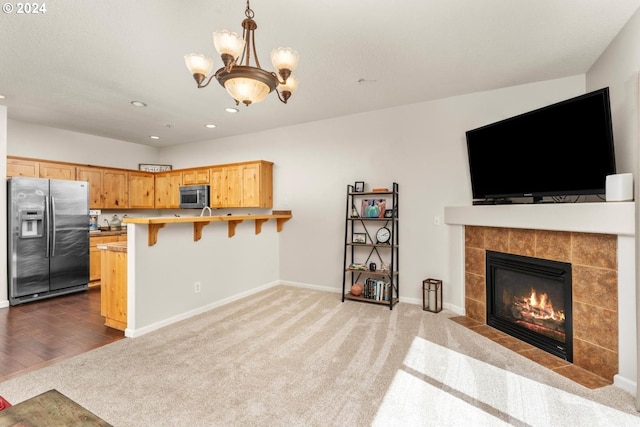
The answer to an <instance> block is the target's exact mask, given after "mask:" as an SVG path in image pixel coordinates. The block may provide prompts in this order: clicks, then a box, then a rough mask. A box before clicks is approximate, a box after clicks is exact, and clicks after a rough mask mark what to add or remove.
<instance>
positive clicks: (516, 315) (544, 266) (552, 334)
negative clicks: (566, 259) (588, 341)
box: [486, 251, 573, 362]
mask: <svg viewBox="0 0 640 427" xmlns="http://www.w3.org/2000/svg"><path fill="white" fill-rule="evenodd" d="M486 262H487V270H486V271H487V275H486V278H487V324H488V325H490V326H493V327H494V328H496V329H499V330H501V331H503V332H506V333H508V334H509V335H512V336H514V337H516V338H518V339H520V340H522V341H525V342H528V343H530V344H532V345H534V346H536V347H538V348H541V349H542V350H545V351H547V352H549V353H551V354H554V355H556V356H559V357H562V358H563V359H566V360H568V361H570V362H572V361H573V360H572V359H573V344H572V341H573V333H572V321H571V317H572V313H571V307H572V301H571V264H568V263H563V262H557V261H551V260H546V259H540V258H532V257H525V256H520V255H512V254H506V253H501V252H493V251H487V260H486Z"/></svg>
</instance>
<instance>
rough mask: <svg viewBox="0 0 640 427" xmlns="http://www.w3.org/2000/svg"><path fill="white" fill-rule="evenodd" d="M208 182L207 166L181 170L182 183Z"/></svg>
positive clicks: (197, 183) (196, 183)
mask: <svg viewBox="0 0 640 427" xmlns="http://www.w3.org/2000/svg"><path fill="white" fill-rule="evenodd" d="M199 184H200V185H202V184H209V168H199V169H187V170H183V171H182V185H199Z"/></svg>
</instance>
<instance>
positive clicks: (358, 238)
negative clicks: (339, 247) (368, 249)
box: [353, 233, 367, 243]
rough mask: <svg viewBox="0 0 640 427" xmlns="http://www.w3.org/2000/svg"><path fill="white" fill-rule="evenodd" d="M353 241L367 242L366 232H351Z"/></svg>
mask: <svg viewBox="0 0 640 427" xmlns="http://www.w3.org/2000/svg"><path fill="white" fill-rule="evenodd" d="M353 243H367V234H366V233H353Z"/></svg>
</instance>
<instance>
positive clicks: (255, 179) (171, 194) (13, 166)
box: [7, 157, 273, 209]
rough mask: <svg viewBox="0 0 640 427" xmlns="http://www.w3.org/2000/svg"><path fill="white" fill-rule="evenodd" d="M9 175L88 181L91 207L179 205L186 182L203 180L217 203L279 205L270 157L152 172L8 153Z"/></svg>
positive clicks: (218, 205)
mask: <svg viewBox="0 0 640 427" xmlns="http://www.w3.org/2000/svg"><path fill="white" fill-rule="evenodd" d="M7 176H32V177H38V176H39V177H46V178H57V179H76V180H78V181H88V182H89V208H90V209H179V208H180V190H179V188H180V186H182V185H203V184H209V185H210V187H211V191H210V203H209V206H211V207H212V208H272V207H273V163H272V162H268V161H265V160H255V161H250V162H239V163H230V164H223V165H211V166H202V167H195V168H188V169H177V170H171V171H166V172H149V171H137V170H129V169H118V168H105V167H99V166H91V165H80V164H73V163H64V162H55V161H54V162H49V161H41V160H39V159H29V158H22V157H8V158H7ZM74 176H75V178H74Z"/></svg>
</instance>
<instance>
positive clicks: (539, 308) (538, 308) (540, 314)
mask: <svg viewBox="0 0 640 427" xmlns="http://www.w3.org/2000/svg"><path fill="white" fill-rule="evenodd" d="M526 301H527V308H528V309H533V310H532V312H535V313H536V315H535V317H537V318H539V319H553V320H564V311H562V310H558V311H556V310H554V309H553V304H552V303H551V300H550V299H549V297H548V296H547V294H546V293H543V294H540V297H538V294H537V292H536V290H535V289H531V295H529V296H528V297H526Z"/></svg>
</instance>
